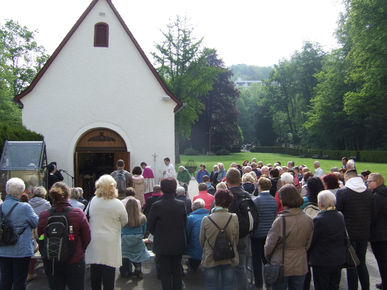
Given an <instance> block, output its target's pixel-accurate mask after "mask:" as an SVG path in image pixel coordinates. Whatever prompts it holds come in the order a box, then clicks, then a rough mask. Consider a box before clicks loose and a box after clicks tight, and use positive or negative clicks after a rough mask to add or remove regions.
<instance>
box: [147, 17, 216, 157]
mask: <svg viewBox="0 0 387 290" xmlns="http://www.w3.org/2000/svg"><path fill="white" fill-rule="evenodd" d="M162 34H163V36H164V40H163V41H162V42H161V43H159V44H156V49H157V52H154V53H152V55H153V57H154V59H155V61H156V64H157V68H156V69H157V71H158V73H159V74H160V76H161V78H162V79H163V80H164V82H165V83H166V85H167V87H168V88H169V90H170V91H171V92H172V93H173V94H174V95H175V96H176V97H177V98H178V99H179V100H180V101H182V102H183V103H184V105H185V106H184V108H183V109H182V110H181V111H180V112H178V113H177V114H176V115H175V132H176V142H175V145H176V146H175V152H176V162H179V160H180V159H179V154H180V142H182V141H183V140H184V139H187V138H189V136H190V134H191V127H192V125H193V124H194V123H195V122H196V121H197V120H198V118H199V115H200V113H201V112H202V111H203V109H204V105H203V103H202V102H201V101H200V99H199V96H205V95H206V94H207V93H208V91H210V90H211V89H212V83H213V80H214V79H215V77H216V75H217V73H218V69H216V68H214V67H211V66H208V65H207V58H206V57H207V55H206V52H205V51H203V50H202V49H201V43H202V39H199V40H196V39H195V37H194V36H193V28H192V27H191V26H190V25H189V24H188V23H187V20H186V19H181V18H180V17H179V16H177V17H176V20H174V21H173V22H172V23H170V24H168V25H167V31H166V32H162Z"/></svg>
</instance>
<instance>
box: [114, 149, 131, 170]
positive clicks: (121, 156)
mask: <svg viewBox="0 0 387 290" xmlns="http://www.w3.org/2000/svg"><path fill="white" fill-rule="evenodd" d="M118 159H122V160H124V162H125V170H127V171H129V172H130V152H124V151H120V152H114V166H116V164H117V161H118Z"/></svg>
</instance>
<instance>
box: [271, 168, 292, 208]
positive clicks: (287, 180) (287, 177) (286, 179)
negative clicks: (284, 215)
mask: <svg viewBox="0 0 387 290" xmlns="http://www.w3.org/2000/svg"><path fill="white" fill-rule="evenodd" d="M286 184H293V185H294V178H293V175H291V174H290V173H288V172H285V173H283V174H282V175H281V177H280V180H279V184H278V185H277V192H276V193H275V197H274V198H275V200H276V201H277V214H279V213H280V212H281V211H283V210H284V207H283V206H282V204H281V201H280V198H279V190H280V189H281V187H282V186H284V185H286Z"/></svg>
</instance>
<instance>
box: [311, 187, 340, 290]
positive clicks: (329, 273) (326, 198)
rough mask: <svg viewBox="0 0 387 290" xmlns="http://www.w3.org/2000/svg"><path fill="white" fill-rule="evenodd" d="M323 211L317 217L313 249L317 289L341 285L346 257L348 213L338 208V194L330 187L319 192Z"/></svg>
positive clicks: (330, 289) (315, 285)
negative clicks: (345, 220) (345, 213)
mask: <svg viewBox="0 0 387 290" xmlns="http://www.w3.org/2000/svg"><path fill="white" fill-rule="evenodd" d="M317 201H318V207H319V209H320V212H319V213H318V214H317V216H316V217H315V218H314V219H313V224H314V232H313V238H312V243H311V246H310V249H309V264H310V265H311V266H312V268H313V281H314V287H315V289H316V290H334V289H339V284H340V278H341V266H342V265H343V264H344V263H345V260H346V245H345V222H344V216H343V215H342V214H341V213H340V212H338V211H337V210H336V207H335V204H336V197H335V195H334V194H333V193H332V192H331V191H329V190H323V191H321V192H320V193H319V194H318V196H317Z"/></svg>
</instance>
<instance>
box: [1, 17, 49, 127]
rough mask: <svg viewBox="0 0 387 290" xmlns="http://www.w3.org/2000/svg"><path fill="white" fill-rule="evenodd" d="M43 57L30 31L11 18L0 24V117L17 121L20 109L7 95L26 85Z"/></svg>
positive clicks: (19, 91)
mask: <svg viewBox="0 0 387 290" xmlns="http://www.w3.org/2000/svg"><path fill="white" fill-rule="evenodd" d="M47 59H48V55H47V54H46V52H45V49H44V48H43V47H42V46H39V45H38V44H37V43H36V41H35V32H34V31H30V30H29V29H28V28H27V27H25V26H21V25H20V24H19V23H18V22H15V21H13V20H7V21H6V23H5V24H4V25H2V26H1V27H0V121H7V122H15V121H16V122H20V121H21V112H20V109H18V108H17V106H16V105H15V104H13V103H12V102H11V99H12V98H13V97H14V96H16V95H18V94H20V93H21V92H22V91H23V90H24V89H25V88H26V87H28V86H29V84H30V83H31V82H32V80H33V79H34V77H35V75H36V74H37V73H38V72H39V71H40V69H41V68H42V66H43V64H44V63H45V62H46V60H47ZM3 112H7V113H6V114H3Z"/></svg>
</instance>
